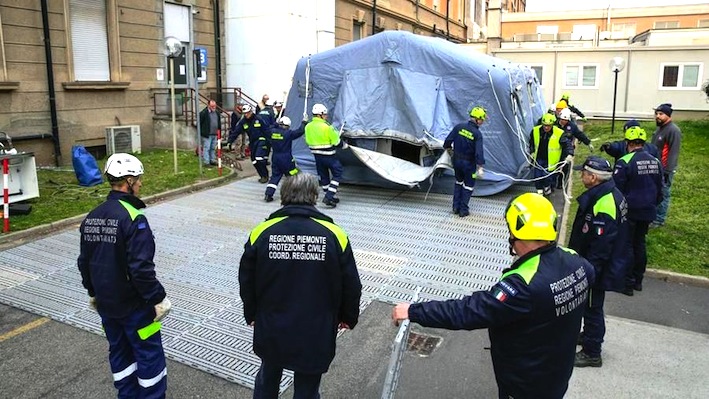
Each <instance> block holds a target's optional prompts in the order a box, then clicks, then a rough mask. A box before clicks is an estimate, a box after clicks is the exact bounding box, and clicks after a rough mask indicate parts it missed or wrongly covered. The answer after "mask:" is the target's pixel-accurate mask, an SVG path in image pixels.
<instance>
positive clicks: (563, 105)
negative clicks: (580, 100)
mask: <svg viewBox="0 0 709 399" xmlns="http://www.w3.org/2000/svg"><path fill="white" fill-rule="evenodd" d="M568 106H569V104H567V103H566V101H564V100H559V102H558V103H556V108H557V109H564V108H566V107H568Z"/></svg>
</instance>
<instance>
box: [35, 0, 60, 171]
mask: <svg viewBox="0 0 709 399" xmlns="http://www.w3.org/2000/svg"><path fill="white" fill-rule="evenodd" d="M40 3H41V5H42V30H43V31H44V55H45V57H46V59H47V84H48V85H49V115H50V117H51V120H52V141H54V163H55V164H56V166H59V159H60V157H61V155H62V152H61V148H60V147H59V122H57V96H56V92H55V91H54V69H53V68H54V64H53V63H52V43H51V41H50V39H49V12H48V9H47V0H41V2H40Z"/></svg>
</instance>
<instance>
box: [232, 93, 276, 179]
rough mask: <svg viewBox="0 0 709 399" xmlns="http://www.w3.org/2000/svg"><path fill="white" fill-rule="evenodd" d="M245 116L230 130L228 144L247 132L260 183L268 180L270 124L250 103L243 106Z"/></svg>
mask: <svg viewBox="0 0 709 399" xmlns="http://www.w3.org/2000/svg"><path fill="white" fill-rule="evenodd" d="M241 112H243V117H242V118H241V119H239V120H238V121H237V122H236V124H235V125H234V127H233V128H232V129H231V131H230V132H229V139H228V140H227V144H228V145H231V143H233V142H234V141H236V139H237V137H238V135H239V134H242V133H244V132H245V133H246V134H247V135H248V136H249V151H250V152H251V155H250V157H251V163H252V164H253V165H254V169H256V172H257V173H258V175H259V180H258V181H259V183H266V182H267V181H268V167H267V166H266V162H267V161H268V146H267V144H266V132H267V128H268V126H267V125H266V123H265V122H264V121H263V120H261V118H259V116H258V115H256V114H254V110H253V108H251V106H250V105H248V104H244V105H242V106H241Z"/></svg>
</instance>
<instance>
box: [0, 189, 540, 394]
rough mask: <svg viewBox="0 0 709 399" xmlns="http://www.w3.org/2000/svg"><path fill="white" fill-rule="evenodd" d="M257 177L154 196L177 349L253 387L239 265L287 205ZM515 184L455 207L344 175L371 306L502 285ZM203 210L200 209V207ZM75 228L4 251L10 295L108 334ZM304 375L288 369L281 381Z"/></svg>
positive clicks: (349, 226)
mask: <svg viewBox="0 0 709 399" xmlns="http://www.w3.org/2000/svg"><path fill="white" fill-rule="evenodd" d="M264 189H265V188H264V186H263V185H261V184H258V183H257V182H256V179H255V178H251V179H247V180H242V181H239V182H235V183H232V184H229V185H226V186H222V187H218V188H215V189H211V190H208V191H203V192H199V193H194V194H191V195H187V196H184V197H181V198H178V199H175V200H172V201H169V202H164V203H160V204H157V205H154V206H151V207H149V208H148V209H147V210H146V214H147V216H148V219H149V221H150V225H151V228H152V229H153V231H154V234H155V238H156V241H157V253H156V257H155V264H156V271H157V274H158V277H159V278H160V280H161V282H162V283H163V285H164V286H165V289H166V291H167V292H168V295H169V296H170V298H171V300H172V302H173V306H174V309H173V312H172V313H171V314H170V316H169V317H168V318H166V319H165V321H164V323H163V330H162V334H163V343H164V346H165V352H166V354H167V356H168V357H169V358H171V359H174V360H177V361H179V362H182V363H185V364H188V365H190V366H192V367H195V368H198V369H200V370H204V371H206V372H209V373H212V374H215V375H217V376H220V377H222V378H225V379H227V380H229V381H233V382H236V383H239V384H242V385H245V386H247V387H251V388H253V382H254V378H255V376H256V373H257V372H258V366H259V364H260V361H259V359H258V357H256V356H255V355H254V354H253V352H252V348H251V336H252V329H251V328H249V327H248V326H246V324H245V322H244V318H243V307H242V304H241V300H240V298H239V283H238V268H239V260H240V258H241V254H242V253H243V246H244V242H246V239H247V238H248V234H249V231H250V229H252V228H253V227H254V226H255V225H256V224H258V223H260V222H261V221H263V220H264V219H265V218H266V217H267V216H268V215H269V214H270V213H272V212H273V211H275V210H277V209H278V208H279V205H278V203H279V201H274V202H272V203H265V202H263V201H262V200H261V199H262V198H263V190H264ZM525 189H526V188H525V187H520V188H514V187H513V188H512V189H511V190H508V191H509V192H508V193H506V194H501V195H496V196H492V197H486V198H473V199H472V200H471V215H470V216H469V217H467V218H460V217H458V216H455V215H453V214H451V212H450V205H451V204H450V203H451V197H450V196H449V195H443V194H430V195H428V197H426V195H425V194H424V193H421V192H414V191H406V192H397V191H388V190H380V189H374V188H363V187H353V186H343V187H341V190H340V198H341V199H342V202H341V204H340V205H339V206H338V207H337V208H335V209H328V208H321V210H322V211H323V212H324V213H326V214H328V215H329V216H331V217H333V218H334V220H335V222H336V223H338V224H339V225H340V226H342V227H343V228H344V229H345V231H347V233H348V234H349V236H350V240H351V242H352V246H353V249H354V254H355V258H356V259H357V265H358V268H359V270H360V277H361V279H362V285H363V293H362V300H361V302H360V310H361V311H364V309H366V307H367V306H368V305H369V304H370V303H371V302H372V301H374V300H378V301H385V302H389V303H397V302H401V301H407V300H409V299H410V298H411V294H412V292H413V291H414V289H415V287H417V286H421V287H422V292H421V295H420V296H421V298H422V299H423V300H431V299H435V300H446V299H451V298H461V297H462V296H464V295H466V294H468V293H470V292H472V291H475V290H480V289H487V288H488V287H489V286H490V285H492V284H494V282H495V281H497V280H498V278H499V276H500V272H501V270H502V269H503V267H505V266H506V265H508V264H509V262H510V256H509V255H508V249H507V245H508V244H507V234H508V233H507V228H506V227H505V225H504V222H503V220H502V217H501V215H502V212H503V210H504V207H505V206H506V204H507V202H508V201H509V198H511V197H512V196H513V195H517V194H519V193H521V192H523V191H522V190H525ZM196 210H198V211H197V212H196ZM78 250H79V233H78V231H77V230H76V229H72V230H71V231H66V232H63V233H61V234H58V235H55V236H51V237H47V238H43V239H41V240H38V241H35V242H32V243H29V244H25V245H22V246H20V247H16V248H13V249H10V250H7V251H4V252H0V302H2V303H5V304H9V305H12V306H17V307H20V308H22V309H25V310H28V311H31V312H34V313H38V314H41V315H44V316H48V317H51V318H53V319H55V320H59V321H63V322H65V323H67V324H71V325H73V326H76V327H79V328H82V329H85V330H88V331H91V332H94V333H97V334H102V331H101V325H100V317H99V316H98V314H96V312H94V311H93V310H91V309H90V308H89V307H88V304H87V297H86V293H85V290H84V289H83V287H82V286H81V276H80V274H79V272H78V270H77V269H76V257H77V256H78ZM342 333H343V332H341V334H342ZM292 381H293V375H292V373H290V372H288V373H285V374H284V376H283V379H282V380H281V390H282V391H283V390H285V389H286V388H287V387H288V386H289V385H290V384H291V383H292Z"/></svg>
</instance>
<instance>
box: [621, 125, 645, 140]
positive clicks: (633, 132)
mask: <svg viewBox="0 0 709 399" xmlns="http://www.w3.org/2000/svg"><path fill="white" fill-rule="evenodd" d="M625 139H626V140H629V141H633V140H642V141H647V133H646V132H645V129H643V128H641V127H640V126H631V127H629V128H628V129H627V130H626V131H625Z"/></svg>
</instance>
